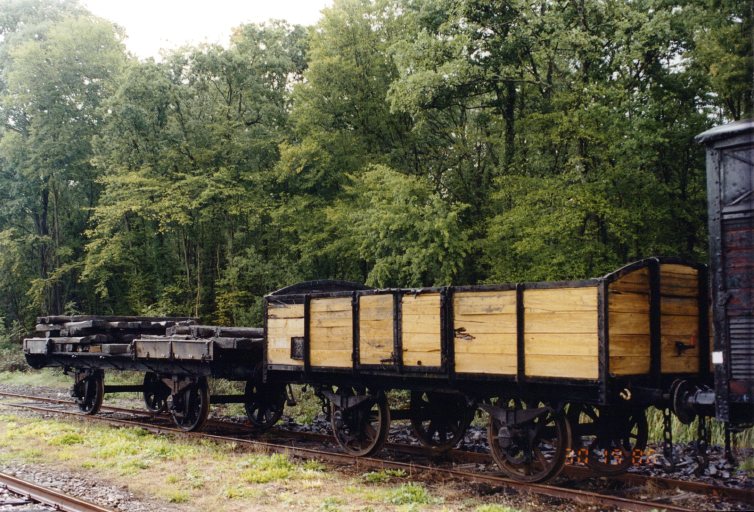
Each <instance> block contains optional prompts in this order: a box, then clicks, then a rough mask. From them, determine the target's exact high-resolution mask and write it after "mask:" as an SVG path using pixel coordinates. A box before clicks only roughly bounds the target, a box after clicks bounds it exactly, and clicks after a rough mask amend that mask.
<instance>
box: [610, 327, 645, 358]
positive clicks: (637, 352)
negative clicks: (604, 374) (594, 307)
mask: <svg viewBox="0 0 754 512" xmlns="http://www.w3.org/2000/svg"><path fill="white" fill-rule="evenodd" d="M649 344H650V339H649V334H615V333H613V332H612V331H611V332H610V357H613V356H635V357H639V356H640V357H649Z"/></svg>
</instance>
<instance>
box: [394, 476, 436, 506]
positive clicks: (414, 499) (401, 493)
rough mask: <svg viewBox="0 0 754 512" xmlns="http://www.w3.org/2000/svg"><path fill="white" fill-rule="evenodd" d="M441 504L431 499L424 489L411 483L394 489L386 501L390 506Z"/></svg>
mask: <svg viewBox="0 0 754 512" xmlns="http://www.w3.org/2000/svg"><path fill="white" fill-rule="evenodd" d="M441 502H442V500H440V499H438V498H434V497H432V496H431V495H430V493H429V491H427V488H426V487H424V486H423V485H421V484H417V483H413V482H411V483H407V484H402V485H400V486H398V487H396V488H395V489H393V490H392V491H391V492H390V493H389V494H388V497H387V499H386V503H388V504H392V505H427V504H430V503H441Z"/></svg>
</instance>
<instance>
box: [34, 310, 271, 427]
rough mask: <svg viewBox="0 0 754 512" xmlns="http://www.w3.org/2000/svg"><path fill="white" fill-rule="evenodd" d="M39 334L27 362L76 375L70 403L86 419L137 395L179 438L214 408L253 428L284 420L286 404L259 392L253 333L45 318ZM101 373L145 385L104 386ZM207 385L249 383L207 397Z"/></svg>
mask: <svg viewBox="0 0 754 512" xmlns="http://www.w3.org/2000/svg"><path fill="white" fill-rule="evenodd" d="M36 331H37V334H38V336H37V337H34V338H26V339H25V340H24V342H23V350H24V354H25V357H26V360H27V362H28V363H29V364H30V366H32V367H34V368H42V367H62V368H64V369H65V371H66V373H71V374H73V378H74V385H73V387H72V389H71V396H72V397H74V398H75V400H76V402H77V404H78V406H79V409H80V410H81V411H82V412H83V413H85V414H96V413H97V412H98V411H99V409H100V407H101V405H102V400H103V397H104V395H105V394H106V393H122V392H141V393H142V394H143V397H144V402H145V405H146V407H147V409H148V410H150V411H152V412H162V411H166V410H169V411H170V413H171V415H172V416H173V420H174V421H175V423H176V425H177V426H179V427H180V428H182V429H184V430H198V429H200V428H201V427H202V425H203V424H204V422H205V421H206V419H207V414H208V411H209V405H210V403H211V402H212V403H232V402H237V403H243V404H244V405H245V407H246V412H247V414H248V416H249V420H250V422H251V423H252V425H254V426H257V425H259V424H263V425H267V424H268V423H270V422H271V421H272V422H274V421H277V419H278V418H279V416H280V413H281V412H282V408H283V403H282V402H276V403H275V404H274V405H273V404H271V403H270V401H269V400H268V399H267V398H266V396H267V395H266V394H265V391H263V388H264V386H263V384H262V382H261V379H262V368H261V361H262V330H261V329H258V328H249V327H218V326H205V325H197V322H196V320H195V319H193V318H188V317H182V318H171V317H127V316H47V317H40V318H38V319H37V326H36ZM106 371H136V372H141V373H143V374H144V380H143V383H142V384H139V385H106V384H105V372H106ZM209 377H216V378H222V379H227V380H238V381H246V390H245V393H244V394H242V395H217V396H210V393H209V386H208V384H207V379H208V378H209ZM274 391H275V393H274V396H276V397H277V396H280V395H281V393H282V391H283V390H282V389H274ZM275 415H277V416H275Z"/></svg>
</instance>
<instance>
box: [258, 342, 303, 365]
mask: <svg viewBox="0 0 754 512" xmlns="http://www.w3.org/2000/svg"><path fill="white" fill-rule="evenodd" d="M267 363H268V364H285V365H291V366H304V362H303V361H298V360H296V359H291V349H290V346H289V347H288V348H285V349H270V348H268V349H267Z"/></svg>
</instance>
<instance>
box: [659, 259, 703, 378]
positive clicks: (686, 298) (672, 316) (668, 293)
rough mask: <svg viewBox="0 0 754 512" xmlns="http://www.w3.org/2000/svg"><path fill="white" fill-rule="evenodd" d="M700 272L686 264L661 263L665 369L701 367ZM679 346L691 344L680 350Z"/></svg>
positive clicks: (690, 370)
mask: <svg viewBox="0 0 754 512" xmlns="http://www.w3.org/2000/svg"><path fill="white" fill-rule="evenodd" d="M698 281H699V272H698V271H697V269H695V268H692V267H688V266H685V265H669V264H666V265H662V266H661V267H660V293H661V298H660V300H661V311H662V315H661V318H660V332H661V333H662V336H661V349H660V352H661V354H662V356H661V357H662V364H661V371H662V372H663V373H697V372H698V371H699V304H698V296H699V283H698ZM679 347H690V348H687V349H681V350H679Z"/></svg>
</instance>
